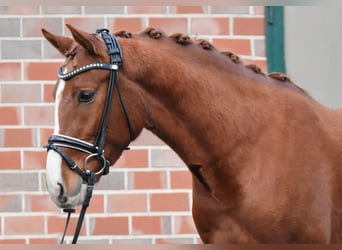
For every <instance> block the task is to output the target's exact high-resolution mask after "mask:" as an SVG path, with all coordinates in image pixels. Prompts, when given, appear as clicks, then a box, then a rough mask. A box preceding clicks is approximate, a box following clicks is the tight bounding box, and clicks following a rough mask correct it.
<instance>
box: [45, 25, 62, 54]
mask: <svg viewBox="0 0 342 250" xmlns="http://www.w3.org/2000/svg"><path fill="white" fill-rule="evenodd" d="M47 29H48V28H47ZM42 58H44V59H64V58H65V57H64V55H62V54H61V53H60V52H59V51H58V50H57V49H55V47H53V46H52V45H51V44H50V43H49V42H48V41H47V40H43V55H42Z"/></svg>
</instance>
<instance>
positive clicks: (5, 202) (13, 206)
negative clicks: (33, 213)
mask: <svg viewBox="0 0 342 250" xmlns="http://www.w3.org/2000/svg"><path fill="white" fill-rule="evenodd" d="M0 212H1V213H6V212H22V197H21V195H20V194H1V195H0Z"/></svg>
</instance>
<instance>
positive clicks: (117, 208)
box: [0, 6, 266, 243]
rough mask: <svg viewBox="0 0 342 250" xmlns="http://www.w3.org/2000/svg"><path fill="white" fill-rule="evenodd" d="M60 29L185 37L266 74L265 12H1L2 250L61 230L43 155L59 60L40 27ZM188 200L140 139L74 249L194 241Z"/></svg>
mask: <svg viewBox="0 0 342 250" xmlns="http://www.w3.org/2000/svg"><path fill="white" fill-rule="evenodd" d="M65 23H70V24H73V25H76V26H77V27H79V28H82V29H84V30H87V31H89V32H93V31H94V30H95V29H96V28H99V27H108V28H110V29H113V30H116V29H126V30H130V31H133V32H136V31H140V30H141V29H143V28H144V27H146V26H155V27H160V28H162V29H164V30H165V31H166V32H168V33H172V32H184V33H188V34H190V35H191V36H196V37H201V38H205V39H208V40H210V41H211V42H212V43H213V44H214V45H215V46H217V47H218V48H220V49H222V50H232V51H234V52H236V53H238V54H239V55H241V57H242V59H244V60H245V61H246V62H255V63H257V64H258V65H259V66H260V67H261V68H263V69H264V70H265V68H266V59H265V41H264V40H265V39H264V16H263V7H248V6H241V7H237V6H229V7H228V6H219V7H215V6H193V7H192V6H190V7H189V6H157V7H151V6H149V7H146V6H145V7H144V6H129V7H127V6H116V7H111V6H105V7H91V6H85V7H84V6H83V7H82V6H69V7H64V6H59V7H57V6H56V7H33V6H26V7H18V6H17V7H16V6H11V7H3V6H2V7H0V27H1V29H0V59H1V61H0V100H1V103H0V180H1V181H0V243H11V242H14V243H57V242H58V240H59V239H60V237H61V232H62V230H63V227H64V223H65V215H64V214H62V213H61V211H60V210H59V209H58V208H56V207H55V205H54V204H53V203H52V201H51V200H50V198H49V196H48V193H47V191H46V187H45V170H44V168H45V158H46V152H45V151H44V150H43V149H42V145H44V144H45V143H46V142H47V138H48V136H49V135H50V134H51V133H52V125H53V100H52V95H51V92H52V88H53V85H54V83H55V81H56V70H57V67H58V66H59V65H60V63H61V62H62V58H61V57H60V56H59V55H58V53H57V52H56V51H55V50H54V49H53V48H52V47H51V46H50V45H49V44H48V43H47V42H46V41H45V40H44V39H43V37H42V35H41V33H40V29H41V28H42V27H44V28H46V29H48V30H50V31H53V32H55V33H60V34H66V35H68V34H69V33H68V31H67V30H66V29H65V27H64V24H65ZM191 202H192V201H191V177H190V174H189V172H188V171H187V169H186V167H185V166H184V164H183V163H182V161H181V160H180V159H179V158H178V157H177V156H176V155H175V153H173V152H172V151H171V150H170V149H169V148H168V147H167V146H166V145H164V144H163V143H162V142H161V141H160V140H159V139H158V138H156V137H154V136H153V135H152V134H150V133H149V132H146V131H145V132H144V133H143V135H142V136H141V137H140V138H138V140H137V141H136V142H134V143H133V146H132V149H131V150H130V151H127V152H125V153H124V155H123V156H122V158H121V159H120V160H119V161H118V162H117V163H116V164H115V166H114V167H112V168H111V173H110V175H109V176H106V177H104V178H102V180H101V182H100V184H99V185H98V186H97V187H96V191H95V195H94V198H93V200H92V201H91V206H90V208H89V213H88V214H87V216H86V219H85V223H84V226H83V229H82V233H81V237H80V242H85V243H86V242H92V243H126V242H136V243H171V242H181V243H196V242H200V241H199V238H198V235H197V233H196V230H195V228H194V225H193V222H192V218H191ZM75 223H76V217H74V218H73V219H72V221H71V227H70V228H72V229H73V227H74V225H75ZM72 232H73V230H71V229H70V230H69V232H68V234H69V235H71V234H72ZM68 240H70V237H69V238H68Z"/></svg>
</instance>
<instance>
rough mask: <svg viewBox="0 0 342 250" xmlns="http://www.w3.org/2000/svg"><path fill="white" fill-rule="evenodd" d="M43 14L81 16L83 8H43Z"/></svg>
mask: <svg viewBox="0 0 342 250" xmlns="http://www.w3.org/2000/svg"><path fill="white" fill-rule="evenodd" d="M42 13H43V14H48V15H51V14H62V15H72V14H81V13H82V6H42Z"/></svg>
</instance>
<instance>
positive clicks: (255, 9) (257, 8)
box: [253, 6, 265, 15]
mask: <svg viewBox="0 0 342 250" xmlns="http://www.w3.org/2000/svg"><path fill="white" fill-rule="evenodd" d="M253 13H254V14H256V15H264V14H265V7H264V6H253Z"/></svg>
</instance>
